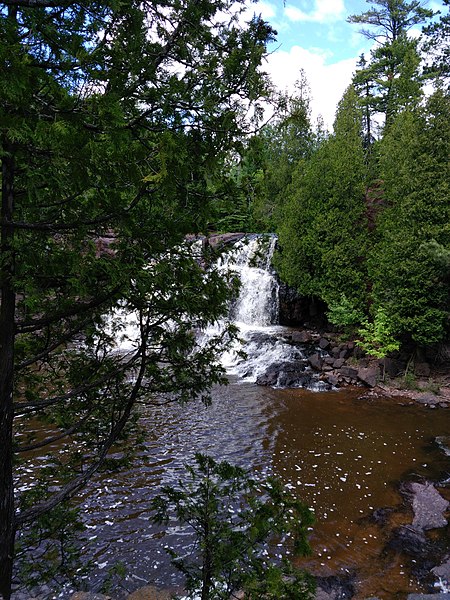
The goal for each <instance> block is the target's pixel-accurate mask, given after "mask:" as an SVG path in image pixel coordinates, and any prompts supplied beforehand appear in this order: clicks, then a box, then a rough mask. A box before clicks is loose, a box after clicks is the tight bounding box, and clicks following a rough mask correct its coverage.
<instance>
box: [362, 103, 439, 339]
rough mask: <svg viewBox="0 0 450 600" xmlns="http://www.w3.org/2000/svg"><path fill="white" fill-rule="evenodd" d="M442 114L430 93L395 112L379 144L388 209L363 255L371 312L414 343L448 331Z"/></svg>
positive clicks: (393, 333)
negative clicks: (419, 105)
mask: <svg viewBox="0 0 450 600" xmlns="http://www.w3.org/2000/svg"><path fill="white" fill-rule="evenodd" d="M449 117H450V98H449V97H448V94H445V93H444V92H442V91H437V92H436V93H435V94H433V95H432V96H431V97H430V98H429V99H428V101H427V104H426V106H425V107H422V108H418V109H416V110H414V111H405V112H403V113H401V114H400V115H399V116H398V117H397V118H396V120H395V121H394V122H393V124H392V129H391V130H390V131H389V133H388V134H387V135H386V136H385V138H384V140H383V142H382V144H381V149H380V167H381V174H382V180H383V182H384V184H383V186H384V194H385V198H386V203H387V207H386V208H385V209H384V210H383V212H382V213H381V214H380V217H379V220H378V225H377V236H378V241H377V243H376V244H375V245H374V248H373V252H372V253H371V256H370V259H369V274H370V278H371V280H372V281H373V289H372V311H373V314H374V315H376V314H377V313H379V312H380V311H382V313H383V316H384V325H386V328H387V329H388V330H389V333H390V334H392V335H394V336H395V338H396V339H397V340H400V341H405V340H406V341H408V340H412V341H413V342H414V343H415V344H416V345H421V346H425V345H429V344H435V343H439V342H442V341H444V340H445V339H447V338H448V334H449V320H448V318H449V312H448V307H449V300H450V286H449V283H450V271H449V262H448V256H449V250H450V229H449V223H450V214H449V202H448V182H449V176H450V173H449V166H448V156H449V152H450V128H449V123H450V119H449Z"/></svg>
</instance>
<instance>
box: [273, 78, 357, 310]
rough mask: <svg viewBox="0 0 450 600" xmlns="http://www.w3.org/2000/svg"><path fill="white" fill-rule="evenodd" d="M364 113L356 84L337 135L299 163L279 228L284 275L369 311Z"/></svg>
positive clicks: (310, 291)
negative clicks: (359, 101) (366, 304)
mask: <svg viewBox="0 0 450 600" xmlns="http://www.w3.org/2000/svg"><path fill="white" fill-rule="evenodd" d="M361 129H362V114H361V110H360V108H359V106H358V98H357V95H356V93H355V90H354V89H353V87H350V88H349V89H348V90H347V91H346V93H345V94H344V96H343V98H342V100H341V102H340V104H339V107H338V111H337V115H336V121H335V125H334V134H333V135H331V136H330V137H329V138H328V139H327V140H325V141H324V142H323V143H322V145H321V146H320V147H319V149H318V150H317V151H316V152H315V153H314V154H313V155H312V156H311V158H310V159H309V160H308V161H305V162H302V163H300V164H299V165H298V168H297V171H296V173H295V175H294V178H293V183H292V185H291V186H290V187H289V189H288V194H287V202H286V206H285V211H284V219H283V221H282V224H281V225H280V228H279V239H280V246H281V254H280V256H279V267H280V272H281V276H282V278H283V279H284V280H285V281H286V282H287V283H289V284H290V285H292V286H294V287H295V288H296V289H297V290H298V291H299V293H300V294H302V295H304V296H315V297H318V298H320V299H321V300H323V301H324V302H326V303H327V304H328V305H329V306H331V305H336V304H339V303H341V302H342V297H343V296H344V297H345V298H346V301H348V304H350V305H351V306H352V307H354V308H355V309H357V312H358V314H360V313H361V311H363V310H364V303H365V299H364V297H365V292H364V290H365V266H364V257H365V251H366V245H367V223H366V217H365V204H364V182H365V164H364V147H363V139H362V135H361Z"/></svg>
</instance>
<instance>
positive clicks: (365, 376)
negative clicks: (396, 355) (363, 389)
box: [358, 367, 379, 388]
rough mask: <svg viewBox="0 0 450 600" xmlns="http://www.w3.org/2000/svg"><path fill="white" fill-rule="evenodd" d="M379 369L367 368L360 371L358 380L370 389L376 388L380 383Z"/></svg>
mask: <svg viewBox="0 0 450 600" xmlns="http://www.w3.org/2000/svg"><path fill="white" fill-rule="evenodd" d="M378 376H379V369H378V367H367V368H362V369H358V379H359V381H362V383H364V385H367V386H368V387H371V388H373V387H375V386H376V385H377V383H378Z"/></svg>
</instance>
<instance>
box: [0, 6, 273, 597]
mask: <svg viewBox="0 0 450 600" xmlns="http://www.w3.org/2000/svg"><path fill="white" fill-rule="evenodd" d="M243 8H244V6H243V3H242V4H239V3H238V4H236V3H235V2H228V1H227V0H214V1H212V2H211V1H210V0H208V1H206V0H182V1H179V0H174V1H172V0H168V1H167V2H164V3H163V4H161V3H159V2H152V1H151V2H146V3H144V4H142V3H140V2H136V1H135V0H124V1H123V2H120V3H117V2H106V3H98V2H96V0H92V1H91V0H89V1H88V2H85V3H83V4H79V3H76V2H71V1H69V2H59V1H58V0H5V1H4V2H2V3H1V4H0V40H1V41H0V65H1V78H0V123H1V127H0V132H1V133H0V159H1V163H2V174H1V185H2V200H1V202H2V208H1V240H0V244H1V262H0V286H1V306H0V596H3V598H4V600H8V599H9V597H10V594H11V578H12V569H13V557H14V540H15V537H16V531H17V530H19V529H22V528H24V527H28V526H29V525H30V524H32V523H33V522H35V521H36V520H37V519H39V518H41V517H42V515H44V514H48V513H49V512H51V511H52V510H56V509H57V507H58V506H61V503H64V502H65V501H66V500H67V499H69V498H70V497H71V496H73V495H74V494H75V493H76V492H77V491H78V490H79V489H80V488H81V486H83V485H84V484H85V482H86V481H87V480H88V479H89V477H90V476H91V475H92V474H93V473H94V472H95V471H96V470H97V469H98V468H99V467H100V465H101V464H102V461H104V459H105V457H106V455H107V453H108V451H109V449H110V448H111V446H112V445H113V444H114V443H116V442H117V440H118V439H119V438H120V437H121V436H123V435H124V433H125V432H126V429H127V426H128V425H129V424H130V419H131V417H132V415H133V413H134V412H135V409H136V406H137V404H138V403H142V402H146V401H148V402H151V401H152V398H153V401H155V400H154V398H155V394H158V393H160V394H168V395H169V397H170V398H181V399H182V400H187V399H189V398H203V399H204V400H207V398H208V387H209V386H210V384H211V383H212V382H214V381H218V380H220V379H221V369H220V368H219V367H218V366H217V364H216V362H215V360H214V357H215V355H216V350H218V349H219V348H220V345H221V343H222V341H223V340H222V341H221V340H217V341H218V346H217V348H216V349H214V347H213V345H209V346H206V347H205V348H204V349H203V350H200V349H199V348H198V347H197V346H196V343H195V336H194V334H193V332H194V331H195V330H196V329H197V328H201V327H204V326H205V325H206V324H207V323H209V322H212V321H215V320H216V319H217V318H218V316H219V315H220V314H222V313H223V311H224V310H225V303H226V298H227V295H228V291H227V287H228V286H227V284H226V282H224V281H222V280H221V278H220V277H219V275H218V274H217V273H215V272H214V270H211V271H210V273H209V276H208V277H206V278H205V277H204V272H203V270H202V268H201V267H200V265H199V261H198V260H197V259H198V257H197V256H195V255H194V254H193V253H192V252H189V251H188V250H186V249H183V247H182V246H181V242H182V240H183V237H184V235H185V234H186V233H188V232H189V233H195V232H197V231H199V230H201V229H202V228H203V227H204V226H205V224H206V223H207V222H208V218H209V217H208V215H209V206H210V200H211V193H210V187H209V182H210V180H211V179H212V178H213V177H214V172H215V167H216V165H217V164H218V163H220V160H221V157H223V154H224V152H227V151H228V150H229V149H230V148H231V147H232V145H233V141H234V138H235V136H236V133H237V132H238V131H240V130H241V129H242V128H243V127H244V126H245V124H246V121H245V115H246V110H247V108H248V106H246V105H245V102H247V103H252V102H256V101H257V99H258V98H259V97H260V96H261V94H264V93H265V87H266V82H265V78H264V76H262V75H260V74H258V71H257V68H258V66H259V65H260V62H261V58H262V56H263V55H264V52H265V45H266V42H267V41H268V40H269V39H271V37H272V34H273V32H272V30H271V29H270V27H269V26H268V25H267V24H266V23H264V22H263V21H262V20H261V19H259V18H254V19H253V20H252V21H251V22H250V23H248V25H247V26H246V27H241V26H240V25H239V23H238V19H237V17H236V11H239V10H241V9H242V10H243ZM244 98H245V99H246V101H245V102H244V100H243V99H244ZM256 112H258V111H256ZM204 260H206V261H207V260H208V257H205V259H204ZM131 314H136V315H137V324H136V327H135V331H134V332H133V335H132V337H131V339H129V340H128V342H127V343H128V351H127V352H126V353H125V354H123V353H118V352H117V348H116V345H115V339H116V338H117V336H119V335H125V334H126V332H125V331H124V330H123V329H122V328H123V319H124V316H126V315H131ZM29 418H31V419H32V423H33V426H28V427H26V426H25V431H26V432H27V435H26V436H19V434H18V428H19V424H23V423H24V420H25V419H29ZM38 420H41V421H42V420H44V421H46V422H47V423H50V424H51V427H52V429H53V431H54V433H53V434H52V435H49V436H48V437H47V438H45V439H44V440H41V441H36V440H33V434H34V430H36V429H38V428H39V425H38ZM27 438H29V439H27ZM56 440H58V441H59V443H66V448H67V449H68V451H70V456H69V454H68V455H66V456H65V457H62V456H59V457H58V455H55V456H54V457H53V464H54V465H55V468H56V469H57V470H58V484H54V485H52V486H48V485H46V483H45V481H44V480H43V481H42V483H41V485H39V486H38V487H36V488H35V489H34V490H33V491H32V492H31V494H28V495H27V494H20V493H19V489H18V488H20V482H19V485H17V482H16V484H14V483H13V475H14V469H13V464H16V462H15V459H14V458H13V453H14V452H17V453H20V452H23V451H25V450H30V449H34V450H36V451H38V450H40V451H42V452H49V451H50V449H51V448H52V447H53V446H52V443H53V442H55V441H56ZM39 475H40V476H42V477H43V476H44V471H41V472H40V473H39Z"/></svg>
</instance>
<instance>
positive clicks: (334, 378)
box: [327, 373, 339, 387]
mask: <svg viewBox="0 0 450 600" xmlns="http://www.w3.org/2000/svg"><path fill="white" fill-rule="evenodd" d="M327 380H328V383H329V384H330V385H332V386H333V387H336V386H337V385H338V383H339V377H337V376H336V375H334V374H333V373H330V374H329V375H328V376H327Z"/></svg>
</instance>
